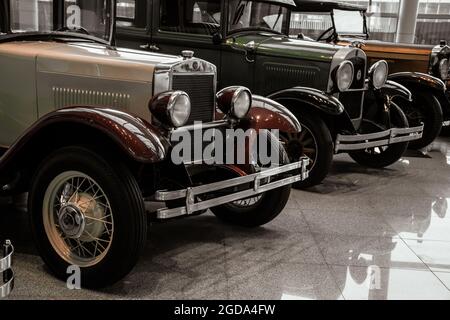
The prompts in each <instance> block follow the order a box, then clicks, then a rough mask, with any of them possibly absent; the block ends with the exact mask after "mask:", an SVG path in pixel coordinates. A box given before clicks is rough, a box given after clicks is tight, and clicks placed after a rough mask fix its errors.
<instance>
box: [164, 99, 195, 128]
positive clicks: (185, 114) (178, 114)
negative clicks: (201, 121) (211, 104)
mask: <svg viewBox="0 0 450 320" xmlns="http://www.w3.org/2000/svg"><path fill="white" fill-rule="evenodd" d="M167 111H168V112H169V117H170V120H171V122H172V124H173V126H174V127H177V128H178V127H182V126H184V125H185V124H186V123H187V121H188V119H189V116H190V115H191V100H190V99H189V96H188V95H187V93H186V92H183V91H175V92H174V93H173V94H172V96H171V97H170V99H169V104H168V106H167Z"/></svg>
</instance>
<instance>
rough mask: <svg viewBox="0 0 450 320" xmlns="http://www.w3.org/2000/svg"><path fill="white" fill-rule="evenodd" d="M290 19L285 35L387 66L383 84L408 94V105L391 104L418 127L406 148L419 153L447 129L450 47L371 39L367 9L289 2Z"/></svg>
mask: <svg viewBox="0 0 450 320" xmlns="http://www.w3.org/2000/svg"><path fill="white" fill-rule="evenodd" d="M295 3H296V5H297V7H296V8H295V9H294V10H293V11H292V12H291V15H290V28H289V35H290V36H291V37H295V38H298V37H300V38H303V39H310V40H312V41H318V42H324V43H335V44H339V45H343V46H349V45H350V46H355V47H357V48H360V49H361V50H364V52H365V53H366V55H367V57H368V59H369V61H370V62H372V63H374V62H376V61H378V60H380V59H384V60H386V61H387V62H388V64H389V70H390V72H391V74H390V75H389V77H388V79H389V80H394V81H396V82H398V83H400V84H402V85H404V86H405V87H407V88H408V89H409V90H410V91H411V92H412V93H413V105H411V104H409V103H407V102H403V101H396V102H397V103H398V104H399V106H400V107H401V108H402V110H403V111H404V112H405V114H406V116H407V118H408V121H409V123H410V125H414V124H418V123H424V125H425V128H424V133H423V137H422V139H420V140H416V141H414V142H413V143H411V144H410V147H413V148H416V149H420V148H424V147H426V146H427V145H429V144H430V143H431V142H433V141H434V139H435V138H436V136H438V135H439V133H440V131H441V128H442V127H443V128H444V130H445V131H448V130H449V129H448V128H449V126H450V90H449V89H448V88H447V89H446V84H445V82H447V86H448V84H449V83H450V63H449V61H450V47H449V46H448V45H447V43H446V41H441V43H439V44H436V45H417V44H407V43H391V42H386V41H377V40H373V39H372V33H371V32H370V30H369V24H368V21H367V20H368V16H370V13H368V12H367V8H365V7H361V6H358V5H352V4H348V3H342V2H339V1H318V0H295Z"/></svg>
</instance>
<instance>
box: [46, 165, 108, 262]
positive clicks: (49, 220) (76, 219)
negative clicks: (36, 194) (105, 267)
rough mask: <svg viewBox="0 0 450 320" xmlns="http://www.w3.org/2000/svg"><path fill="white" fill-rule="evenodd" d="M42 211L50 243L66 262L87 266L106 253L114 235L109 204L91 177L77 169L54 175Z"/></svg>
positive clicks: (100, 258) (98, 260) (97, 260)
mask: <svg viewBox="0 0 450 320" xmlns="http://www.w3.org/2000/svg"><path fill="white" fill-rule="evenodd" d="M42 212H43V222H44V227H45V231H46V233H47V236H48V238H49V240H50V242H51V244H52V245H53V247H54V248H55V250H56V251H57V253H58V254H59V255H60V256H61V257H62V258H63V259H64V260H66V261H67V262H68V263H70V264H73V265H78V266H80V267H89V266H92V265H95V264H97V263H99V262H100V261H101V260H102V259H103V258H104V257H105V256H106V254H107V253H108V250H109V249H110V247H111V243H112V239H113V235H114V220H113V214H112V210H111V205H110V202H109V199H108V198H107V196H106V194H105V193H104V191H103V190H102V189H101V188H100V186H99V185H98V184H97V183H96V182H95V181H94V180H93V179H92V178H91V177H89V176H87V175H86V174H83V173H81V172H76V171H69V172H64V173H62V174H60V175H59V176H57V177H56V178H55V179H54V180H53V181H52V182H51V184H50V185H49V187H48V189H47V191H46V193H45V196H44V202H43V210H42Z"/></svg>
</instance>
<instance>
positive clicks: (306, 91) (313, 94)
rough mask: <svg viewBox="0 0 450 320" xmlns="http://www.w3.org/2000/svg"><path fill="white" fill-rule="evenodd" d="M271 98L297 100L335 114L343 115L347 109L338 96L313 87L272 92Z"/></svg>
mask: <svg viewBox="0 0 450 320" xmlns="http://www.w3.org/2000/svg"><path fill="white" fill-rule="evenodd" d="M269 98H270V99H273V100H275V101H280V100H296V101H299V102H302V103H305V104H307V105H310V106H311V107H313V108H315V109H318V110H320V111H322V112H324V113H326V114H329V115H334V116H338V115H341V114H342V113H344V110H345V108H344V106H343V105H342V103H341V102H340V101H339V100H338V99H337V98H336V97H333V96H332V95H329V94H327V93H326V92H323V91H320V90H317V89H313V88H306V87H295V88H291V89H286V90H282V91H278V92H276V93H274V94H271V95H270V96H269Z"/></svg>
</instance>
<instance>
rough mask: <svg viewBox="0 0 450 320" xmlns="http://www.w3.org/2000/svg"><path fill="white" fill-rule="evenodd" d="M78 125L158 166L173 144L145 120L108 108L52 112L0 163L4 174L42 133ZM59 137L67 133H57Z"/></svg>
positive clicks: (17, 142) (18, 142)
mask: <svg viewBox="0 0 450 320" xmlns="http://www.w3.org/2000/svg"><path fill="white" fill-rule="evenodd" d="M66 124H75V125H79V126H80V130H82V129H83V127H90V128H93V129H96V130H98V131H99V132H101V133H103V134H105V135H106V136H108V137H109V138H111V139H112V140H113V141H115V142H116V143H117V145H118V146H119V147H121V148H122V149H123V150H124V151H125V152H126V153H127V154H128V155H129V156H130V157H131V158H132V159H134V160H136V161H138V162H143V163H154V162H158V161H162V160H163V159H165V158H166V154H167V150H168V148H169V142H168V141H167V140H166V139H165V138H163V135H162V132H161V131H159V129H158V128H156V127H154V126H152V125H151V124H150V123H148V122H146V121H145V120H143V119H141V118H138V117H136V116H133V115H130V114H128V113H125V112H122V111H118V110H113V109H105V108H92V107H89V108H87V107H69V108H64V109H60V110H57V111H54V112H51V113H49V114H47V115H45V116H44V117H42V118H41V119H39V120H38V121H37V122H36V123H35V124H34V125H33V126H31V127H30V128H29V129H28V130H27V131H26V132H25V133H24V134H23V135H22V136H21V137H20V138H19V139H18V140H17V141H16V142H15V143H14V144H13V145H12V146H11V147H10V148H9V149H8V151H7V152H6V153H5V155H4V156H3V158H1V159H0V172H2V170H3V169H5V168H6V167H7V166H8V164H11V163H13V162H14V160H15V159H16V156H17V155H18V154H20V153H21V151H24V150H25V149H26V148H27V147H28V146H32V145H33V142H34V140H35V138H36V137H38V136H39V133H42V132H44V131H45V130H47V129H49V130H51V127H52V126H54V125H66ZM54 134H55V135H58V134H64V132H55V133H54Z"/></svg>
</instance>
